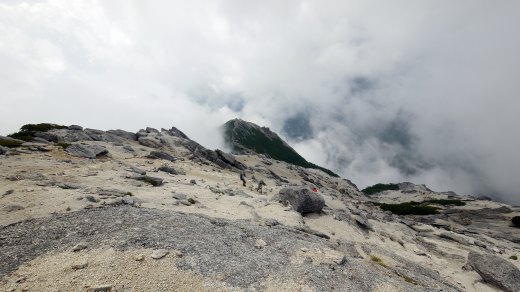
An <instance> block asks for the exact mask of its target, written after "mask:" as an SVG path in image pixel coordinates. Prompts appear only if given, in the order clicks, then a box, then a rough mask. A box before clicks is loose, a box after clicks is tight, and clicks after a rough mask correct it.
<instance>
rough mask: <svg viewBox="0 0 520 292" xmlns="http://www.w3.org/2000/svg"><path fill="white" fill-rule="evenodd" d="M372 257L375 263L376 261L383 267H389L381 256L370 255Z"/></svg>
mask: <svg viewBox="0 0 520 292" xmlns="http://www.w3.org/2000/svg"><path fill="white" fill-rule="evenodd" d="M370 259H371V260H372V261H373V262H374V263H376V264H378V265H380V266H382V267H385V268H388V265H387V264H385V262H383V260H382V259H381V258H380V257H377V256H370Z"/></svg>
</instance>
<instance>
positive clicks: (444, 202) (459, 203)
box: [423, 199, 466, 206]
mask: <svg viewBox="0 0 520 292" xmlns="http://www.w3.org/2000/svg"><path fill="white" fill-rule="evenodd" d="M423 203H430V204H438V205H443V206H448V205H455V206H465V205H466V203H465V202H463V201H461V200H444V199H441V200H426V201H424V202H423Z"/></svg>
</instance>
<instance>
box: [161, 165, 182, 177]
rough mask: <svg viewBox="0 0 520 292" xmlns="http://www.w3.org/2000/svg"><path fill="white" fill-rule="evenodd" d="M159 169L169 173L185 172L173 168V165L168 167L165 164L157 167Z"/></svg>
mask: <svg viewBox="0 0 520 292" xmlns="http://www.w3.org/2000/svg"><path fill="white" fill-rule="evenodd" d="M159 170H160V171H164V172H166V173H169V174H173V175H179V174H181V175H184V174H186V173H185V172H184V171H180V170H176V169H175V168H173V167H169V166H166V165H163V166H161V167H159Z"/></svg>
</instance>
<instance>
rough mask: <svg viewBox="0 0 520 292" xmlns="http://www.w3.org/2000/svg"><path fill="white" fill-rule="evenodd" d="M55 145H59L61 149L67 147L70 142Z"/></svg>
mask: <svg viewBox="0 0 520 292" xmlns="http://www.w3.org/2000/svg"><path fill="white" fill-rule="evenodd" d="M56 145H57V146H60V147H61V148H63V149H67V148H68V147H69V146H70V145H72V144H70V143H56Z"/></svg>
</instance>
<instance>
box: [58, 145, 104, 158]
mask: <svg viewBox="0 0 520 292" xmlns="http://www.w3.org/2000/svg"><path fill="white" fill-rule="evenodd" d="M66 151H67V152H68V153H69V154H71V155H74V156H79V157H85V158H90V159H94V158H96V157H99V156H103V155H106V154H108V150H106V149H105V147H103V146H99V145H83V144H72V145H70V146H69V147H67V149H66Z"/></svg>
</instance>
